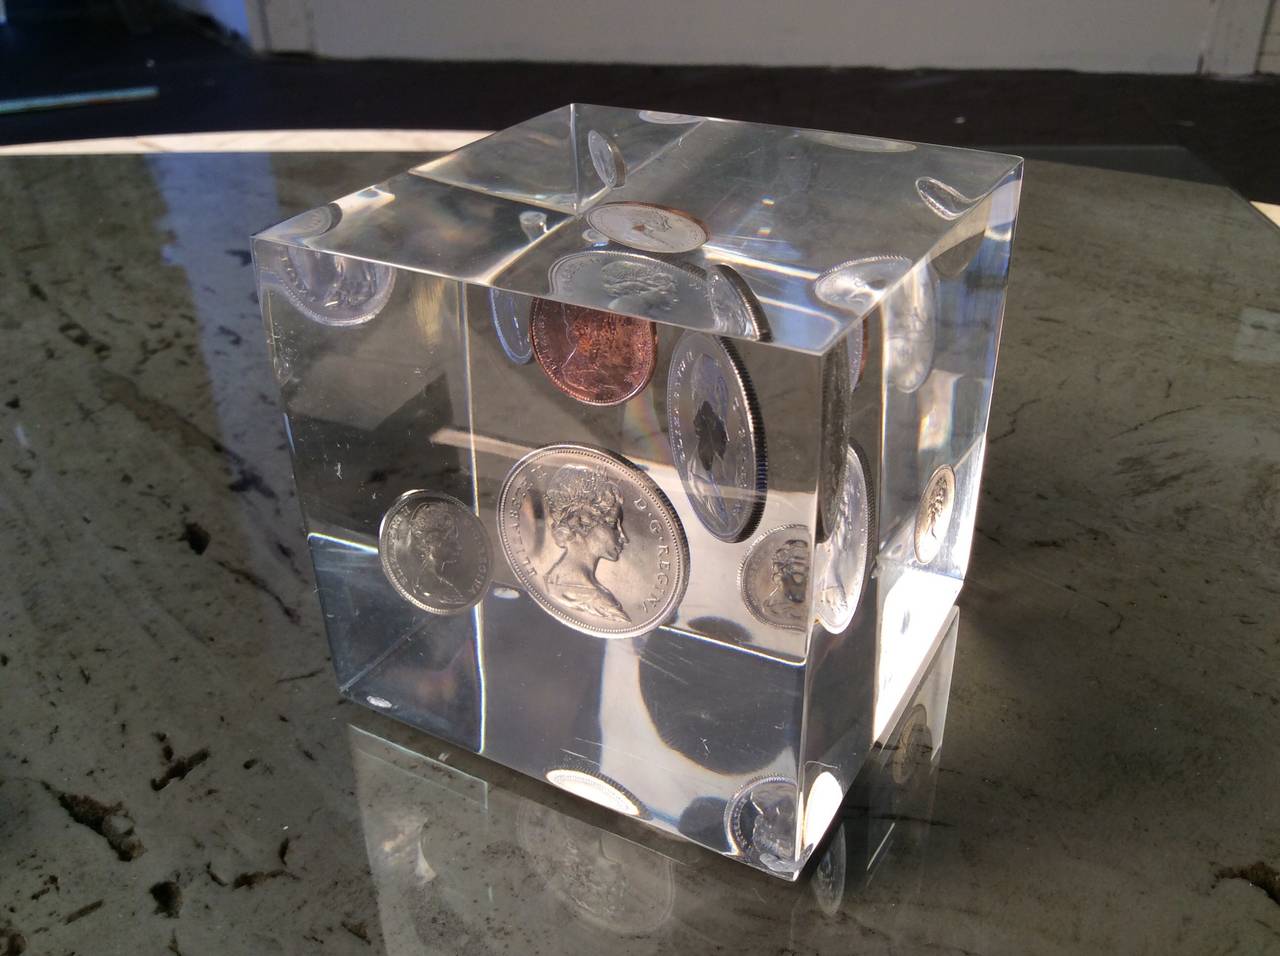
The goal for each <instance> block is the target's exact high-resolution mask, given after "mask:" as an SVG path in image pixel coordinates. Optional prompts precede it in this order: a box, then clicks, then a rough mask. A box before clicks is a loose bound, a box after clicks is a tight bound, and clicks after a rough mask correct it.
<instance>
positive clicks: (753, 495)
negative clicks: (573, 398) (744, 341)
mask: <svg viewBox="0 0 1280 956" xmlns="http://www.w3.org/2000/svg"><path fill="white" fill-rule="evenodd" d="M667 430H668V437H669V440H670V443H671V455H672V458H673V459H674V462H675V466H676V471H677V472H679V474H680V480H681V481H682V482H683V483H684V488H685V492H686V493H687V494H688V496H689V503H690V504H691V505H692V506H693V510H694V513H695V514H696V515H697V516H698V520H699V521H701V522H702V525H703V527H705V528H706V529H707V530H708V531H710V532H711V533H712V534H713V535H715V536H716V537H717V538H719V539H721V540H722V541H741V540H742V539H743V538H745V537H746V536H747V535H749V534H750V533H751V531H752V530H753V528H754V527H755V524H756V522H757V521H758V520H759V517H760V511H761V509H762V508H763V506H764V499H765V493H766V483H767V475H766V467H765V449H764V431H763V428H762V425H761V422H760V418H759V413H758V411H757V406H756V404H755V396H754V394H753V391H752V389H751V384H750V381H749V380H748V379H747V376H746V370H745V369H744V368H743V367H742V363H741V361H740V360H739V359H738V356H737V354H736V353H735V352H734V351H733V349H732V346H730V345H729V344H728V343H727V342H725V341H723V340H721V339H718V338H715V337H714V336H710V335H704V334H702V333H701V332H686V333H685V334H684V335H682V336H681V337H680V340H679V341H678V342H677V343H676V346H675V349H674V350H673V352H672V355H671V366H670V371H669V372H668V375H667Z"/></svg>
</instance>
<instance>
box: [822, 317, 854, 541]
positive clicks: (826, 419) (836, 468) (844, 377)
mask: <svg viewBox="0 0 1280 956" xmlns="http://www.w3.org/2000/svg"><path fill="white" fill-rule="evenodd" d="M850 334H853V333H850ZM852 378H853V376H852V369H851V368H850V367H849V361H848V353H847V352H846V351H844V350H836V351H834V352H832V353H831V354H830V355H828V356H827V357H826V359H825V360H824V361H823V364H822V434H821V439H820V440H821V443H822V447H821V453H820V455H819V457H818V539H819V540H825V539H826V538H827V537H829V536H830V535H831V530H832V527H833V525H834V523H835V516H836V509H837V508H838V507H839V505H840V496H841V494H842V491H843V488H844V466H845V460H846V453H847V449H848V447H849V405H850V402H851V401H852V398H853V396H852V392H853V381H852Z"/></svg>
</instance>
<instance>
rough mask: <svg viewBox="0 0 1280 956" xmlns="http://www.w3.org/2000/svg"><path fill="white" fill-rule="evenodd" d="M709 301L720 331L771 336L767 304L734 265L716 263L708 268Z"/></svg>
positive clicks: (747, 336)
mask: <svg viewBox="0 0 1280 956" xmlns="http://www.w3.org/2000/svg"><path fill="white" fill-rule="evenodd" d="M707 303H708V305H709V306H710V308H711V318H712V320H713V321H714V322H715V330H716V332H717V333H718V334H720V335H732V336H736V337H738V338H740V339H755V340H757V341H764V340H767V339H768V338H769V324H768V321H767V320H766V319H765V315H764V307H763V306H761V305H760V300H759V299H757V298H756V296H755V293H753V292H752V291H751V286H749V285H747V281H746V280H745V279H743V278H742V276H740V275H739V274H738V271H737V270H736V269H734V268H733V267H732V266H726V265H714V266H712V267H711V268H710V269H708V270H707Z"/></svg>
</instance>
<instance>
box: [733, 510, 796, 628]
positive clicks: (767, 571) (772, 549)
mask: <svg viewBox="0 0 1280 956" xmlns="http://www.w3.org/2000/svg"><path fill="white" fill-rule="evenodd" d="M810 564H811V555H810V548H809V531H808V529H807V528H805V526H804V525H802V524H791V525H784V526H783V527H781V528H774V529H773V530H772V531H767V532H765V533H764V534H762V535H760V536H759V537H757V538H756V540H755V541H754V542H752V544H751V550H750V551H749V552H748V553H747V557H746V559H745V560H743V562H742V567H741V568H740V569H739V570H738V589H739V591H740V592H741V594H742V600H743V603H745V604H746V605H747V610H748V611H750V612H751V614H752V616H753V617H755V618H756V620H758V621H761V622H763V623H765V624H772V625H773V626H774V627H782V628H787V629H788V630H796V631H805V630H808V628H809V569H810Z"/></svg>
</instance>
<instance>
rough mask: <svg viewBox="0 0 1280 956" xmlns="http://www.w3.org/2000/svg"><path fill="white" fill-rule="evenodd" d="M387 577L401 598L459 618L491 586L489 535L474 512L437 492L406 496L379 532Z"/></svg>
mask: <svg viewBox="0 0 1280 956" xmlns="http://www.w3.org/2000/svg"><path fill="white" fill-rule="evenodd" d="M378 556H379V558H380V559H381V562H382V570H383V573H385V574H386V576H387V580H389V581H390V582H391V586H392V587H394V588H395V589H396V591H397V592H398V593H399V595H400V596H401V597H402V598H404V599H405V600H406V601H408V602H409V603H410V604H413V605H415V606H417V607H419V608H421V609H422V610H424V611H430V612H431V613H432V614H459V613H461V612H462V611H465V610H467V609H468V608H470V607H472V606H473V605H474V604H476V602H478V601H479V600H480V598H482V597H483V596H484V593H485V589H486V588H487V587H488V586H489V567H490V558H489V536H488V535H487V534H486V533H485V530H484V525H482V524H481V523H480V519H479V518H477V517H476V516H475V515H474V514H473V513H472V512H471V509H470V508H468V507H467V506H466V505H464V504H463V503H462V502H461V501H459V500H458V499H457V498H453V497H451V496H449V495H446V494H442V493H441V492H438V491H407V492H405V493H404V494H403V495H401V496H400V497H399V498H397V499H396V501H395V503H394V504H392V506H391V507H390V508H388V509H387V513H386V514H385V515H383V517H382V525H381V527H380V528H379V530H378Z"/></svg>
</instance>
